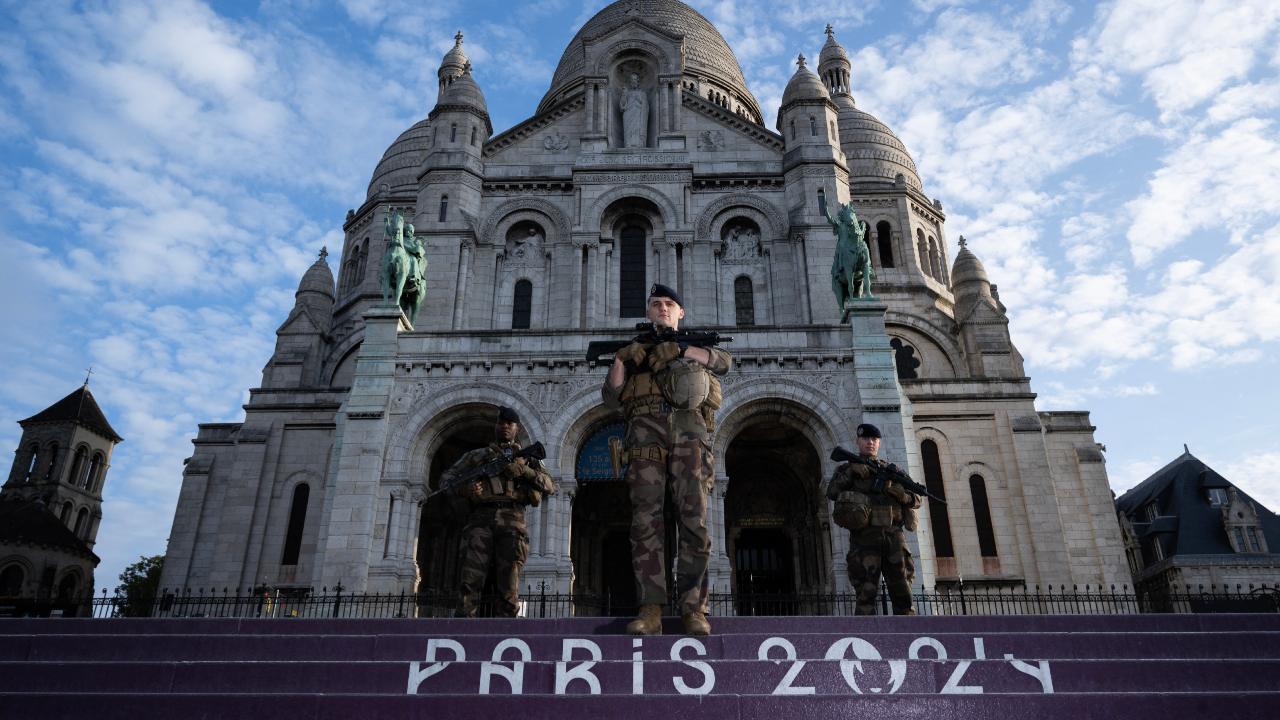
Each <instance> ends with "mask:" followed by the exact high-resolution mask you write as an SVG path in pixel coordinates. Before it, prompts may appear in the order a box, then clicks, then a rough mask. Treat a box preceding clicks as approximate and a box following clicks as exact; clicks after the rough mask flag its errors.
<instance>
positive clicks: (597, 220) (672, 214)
mask: <svg viewBox="0 0 1280 720" xmlns="http://www.w3.org/2000/svg"><path fill="white" fill-rule="evenodd" d="M629 197H638V198H643V199H645V200H648V201H649V202H651V203H653V204H654V205H656V206H658V210H659V212H660V217H659V219H660V220H661V221H662V226H663V229H667V228H676V227H679V224H680V223H679V218H680V214H679V213H678V212H677V211H676V206H675V205H674V204H673V203H672V202H671V199H670V198H668V197H667V196H666V195H664V194H662V193H660V192H658V191H656V190H654V189H653V188H650V187H648V186H646V185H622V186H620V187H616V188H614V189H612V190H609V191H608V192H606V193H605V194H603V195H601V196H600V197H599V198H597V199H596V201H595V203H593V204H592V205H591V209H590V210H589V211H588V212H587V216H586V219H585V220H584V222H583V223H582V226H583V227H584V228H585V229H587V230H589V231H599V232H600V233H601V236H602V237H608V234H607V233H606V232H605V228H604V227H603V221H604V217H605V214H606V212H607V211H609V210H610V209H611V208H612V206H613V205H614V204H615V203H617V202H618V201H620V200H625V199H627V198H629ZM654 231H655V233H656V232H657V231H658V228H656V227H655V228H654Z"/></svg>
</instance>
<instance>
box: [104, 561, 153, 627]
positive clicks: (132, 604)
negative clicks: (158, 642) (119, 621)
mask: <svg viewBox="0 0 1280 720" xmlns="http://www.w3.org/2000/svg"><path fill="white" fill-rule="evenodd" d="M163 568H164V556H163V555H152V556H151V557H146V556H143V557H140V558H138V562H136V563H134V564H132V565H130V566H129V567H126V568H125V569H124V572H122V573H120V584H119V585H117V586H116V607H117V612H118V613H119V614H120V615H121V616H123V617H148V616H150V615H151V610H152V606H153V605H154V604H155V602H156V600H157V595H159V592H160V571H161V569H163Z"/></svg>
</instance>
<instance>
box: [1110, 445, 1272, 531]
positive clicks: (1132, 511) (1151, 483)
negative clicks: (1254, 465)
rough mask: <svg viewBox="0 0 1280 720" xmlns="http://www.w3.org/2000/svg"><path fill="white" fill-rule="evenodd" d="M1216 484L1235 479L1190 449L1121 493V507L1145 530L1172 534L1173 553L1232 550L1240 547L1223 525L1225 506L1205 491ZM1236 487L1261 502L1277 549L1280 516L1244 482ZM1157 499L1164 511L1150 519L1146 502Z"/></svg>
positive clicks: (1243, 495)
mask: <svg viewBox="0 0 1280 720" xmlns="http://www.w3.org/2000/svg"><path fill="white" fill-rule="evenodd" d="M1214 487H1218V488H1228V487H1235V485H1233V484H1232V483H1231V481H1230V480H1227V479H1226V478H1224V477H1222V475H1220V474H1218V472H1216V471H1215V470H1214V469H1213V468H1211V467H1209V466H1208V465H1205V464H1204V462H1202V461H1201V460H1200V459H1199V458H1197V457H1196V456H1195V455H1192V454H1191V453H1190V451H1188V452H1184V453H1183V454H1182V455H1180V456H1178V458H1176V459H1175V460H1174V461H1173V462H1171V463H1169V464H1168V465H1165V466H1164V467H1162V468H1160V469H1159V470H1157V471H1156V472H1155V473H1154V474H1153V475H1152V476H1151V477H1149V478H1147V479H1146V480H1143V481H1142V482H1140V483H1138V484H1137V485H1136V486H1134V487H1133V488H1131V489H1130V490H1129V491H1128V492H1126V493H1125V494H1124V495H1121V496H1120V497H1119V498H1117V499H1116V507H1117V508H1119V509H1120V511H1121V512H1123V513H1124V514H1125V515H1127V516H1128V517H1129V520H1130V522H1132V523H1133V527H1134V531H1135V532H1136V533H1137V534H1138V535H1139V536H1143V535H1146V534H1149V533H1160V534H1162V535H1166V537H1167V541H1166V542H1165V544H1164V547H1165V548H1166V554H1167V555H1169V556H1172V555H1223V554H1232V553H1234V552H1235V551H1234V550H1232V548H1231V542H1230V541H1229V540H1228V539H1227V532H1226V530H1224V529H1223V527H1222V510H1221V508H1218V507H1214V506H1213V505H1210V504H1209V500H1208V498H1207V493H1206V492H1205V490H1206V489H1207V488H1214ZM1236 491H1237V492H1239V493H1240V497H1241V498H1243V499H1247V500H1249V501H1251V502H1252V503H1253V506H1254V507H1255V508H1257V510H1258V522H1259V524H1260V525H1261V526H1262V532H1263V535H1265V536H1266V538H1267V546H1268V547H1269V548H1271V549H1272V550H1273V552H1274V551H1275V549H1276V548H1280V516H1277V515H1276V514H1275V513H1273V512H1271V511H1270V510H1268V509H1267V508H1266V507H1265V506H1263V505H1262V503H1260V502H1258V501H1257V500H1254V499H1253V498H1252V497H1249V495H1248V494H1247V493H1245V492H1244V491H1243V490H1240V488H1238V487H1236ZM1153 500H1154V501H1156V506H1157V508H1158V510H1159V513H1160V514H1159V516H1157V517H1156V518H1155V520H1154V521H1148V519H1147V515H1146V506H1147V504H1148V503H1150V502H1151V501H1153Z"/></svg>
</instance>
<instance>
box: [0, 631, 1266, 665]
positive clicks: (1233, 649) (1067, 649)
mask: <svg viewBox="0 0 1280 720" xmlns="http://www.w3.org/2000/svg"><path fill="white" fill-rule="evenodd" d="M773 638H778V639H779V640H776V641H775V640H772V639H773ZM849 638H856V639H857V641H858V643H859V645H860V646H861V645H865V646H868V647H869V648H870V649H869V650H868V652H871V653H876V655H862V656H861V657H867V658H873V657H876V656H878V657H883V658H901V659H908V658H934V657H939V655H938V650H936V649H935V648H938V647H940V648H942V652H944V653H945V657H947V658H952V659H959V658H971V659H972V658H978V657H980V656H985V657H988V658H998V657H1003V656H1004V655H1005V654H1012V655H1014V656H1015V657H1017V658H1039V659H1126V658H1134V659H1142V658H1154V659H1159V658H1171V659H1172V658H1185V659H1195V658H1204V659H1211V658H1220V659H1230V658H1242V659H1243V658H1280V632H1220V633H1160V632H1133V633H1094V632H1081V633H1032V632H1026V633H984V634H981V635H972V634H968V633H932V634H919V635H915V634H905V633H892V634H886V633H860V634H857V635H839V634H829V633H823V634H818V633H810V634H796V633H788V634H784V635H754V634H753V635H712V636H710V637H707V638H702V639H698V640H697V641H696V642H697V643H698V647H699V648H700V649H701V651H702V652H703V653H705V654H704V656H703V657H704V659H712V660H719V659H726V660H735V659H737V660H742V659H754V658H757V657H759V653H760V650H761V648H762V646H764V645H765V644H766V643H771V644H772V645H774V646H775V648H774V650H773V654H772V655H770V657H771V658H776V657H782V656H783V654H784V653H786V652H788V650H787V648H788V647H790V648H791V649H792V650H791V651H792V652H794V653H795V657H798V658H802V659H804V658H808V659H814V658H823V657H826V656H827V653H828V652H831V650H832V648H833V647H835V646H837V645H840V644H846V645H847V644H848V643H849V642H852V641H851V640H849ZM5 640H6V642H4V643H3V644H0V660H39V661H56V660H124V661H138V660H177V661H197V660H272V661H283V660H406V661H407V660H414V659H421V658H425V657H426V652H427V650H428V648H429V647H430V646H431V644H432V643H434V644H436V645H443V644H446V643H457V644H458V645H459V646H460V647H461V648H462V650H463V654H464V657H463V658H462V659H466V660H488V659H491V658H492V657H493V652H494V650H495V648H497V647H498V646H499V645H501V644H503V643H507V642H509V641H513V640H519V641H521V642H524V643H526V644H527V646H528V648H529V653H530V658H529V659H531V660H541V661H556V660H561V659H563V657H564V652H565V648H566V647H568V646H569V645H570V644H571V643H578V642H580V643H583V644H585V645H588V646H591V647H594V648H596V649H598V651H599V653H600V655H601V657H600V659H602V660H630V659H631V657H632V652H633V647H632V642H633V640H632V638H630V637H628V636H624V635H596V636H557V635H527V634H526V635H518V636H508V637H503V636H496V635H478V636H477V635H452V636H450V635H426V634H423V635H417V634H413V635H408V634H406V635H232V634H219V635H127V636H112V635H86V636H75V635H29V636H10V637H7V638H5ZM683 640H684V636H681V635H663V636H659V637H652V638H646V639H645V641H644V648H645V654H644V657H645V658H646V659H649V658H654V659H662V658H668V657H669V655H670V648H671V646H672V644H674V643H677V642H682V641H683ZM780 643H781V644H780ZM912 648H915V650H914V651H913V650H912ZM444 657H447V658H448V659H453V658H452V656H444ZM584 657H585V655H584Z"/></svg>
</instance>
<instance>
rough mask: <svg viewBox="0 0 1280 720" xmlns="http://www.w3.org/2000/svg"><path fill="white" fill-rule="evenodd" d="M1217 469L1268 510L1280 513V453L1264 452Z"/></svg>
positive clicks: (1273, 451)
mask: <svg viewBox="0 0 1280 720" xmlns="http://www.w3.org/2000/svg"><path fill="white" fill-rule="evenodd" d="M1215 469H1217V470H1218V472H1219V474H1221V475H1222V476H1223V477H1225V478H1226V479H1228V480H1230V481H1231V482H1232V483H1234V484H1235V485H1236V486H1237V487H1239V488H1240V489H1241V490H1243V491H1245V492H1246V493H1248V494H1249V496H1250V497H1252V498H1253V499H1254V500H1257V501H1258V502H1260V503H1262V504H1263V505H1264V506H1266V508H1267V509H1268V510H1270V511H1271V512H1273V513H1280V451H1277V450H1264V451H1262V452H1258V453H1254V454H1251V455H1248V456H1246V457H1243V458H1240V459H1238V460H1234V461H1232V462H1228V463H1227V464H1225V465H1222V466H1221V467H1218V468H1215Z"/></svg>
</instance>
